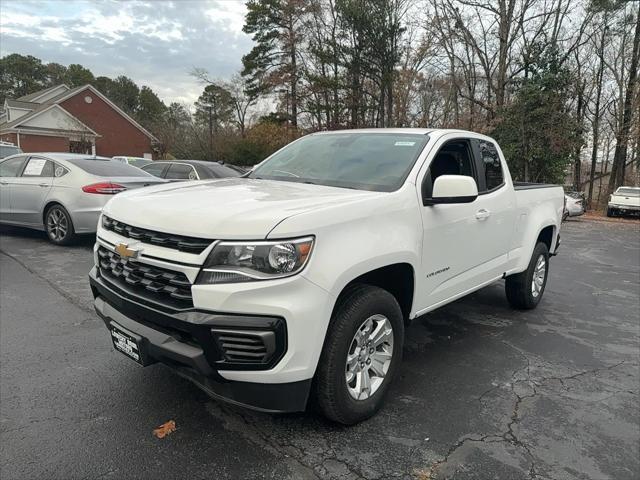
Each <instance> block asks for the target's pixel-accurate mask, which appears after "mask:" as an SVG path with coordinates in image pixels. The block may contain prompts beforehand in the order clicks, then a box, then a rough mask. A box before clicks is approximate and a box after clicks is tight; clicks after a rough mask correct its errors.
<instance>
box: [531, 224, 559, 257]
mask: <svg viewBox="0 0 640 480" xmlns="http://www.w3.org/2000/svg"><path fill="white" fill-rule="evenodd" d="M555 233H556V226H555V225H547V226H546V227H543V228H542V229H541V230H540V233H538V237H537V238H536V241H535V244H534V248H535V246H536V245H537V244H538V243H539V242H542V243H544V244H545V245H546V246H547V249H548V250H549V252H551V246H552V245H553V242H554V239H555Z"/></svg>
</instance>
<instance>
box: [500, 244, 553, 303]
mask: <svg viewBox="0 0 640 480" xmlns="http://www.w3.org/2000/svg"><path fill="white" fill-rule="evenodd" d="M548 275H549V249H548V248H547V245H546V244H545V243H542V242H540V243H538V244H537V245H536V248H534V249H533V255H531V260H530V261H529V266H528V267H527V269H526V270H525V271H524V272H522V273H517V274H515V275H510V276H508V277H507V279H506V284H505V290H506V293H507V300H508V301H509V304H510V305H511V306H512V307H513V308H517V309H520V310H530V309H532V308H536V306H537V305H538V303H539V302H540V299H541V298H542V294H543V293H544V289H545V287H546V285H547V276H548Z"/></svg>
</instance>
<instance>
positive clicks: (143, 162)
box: [129, 158, 151, 168]
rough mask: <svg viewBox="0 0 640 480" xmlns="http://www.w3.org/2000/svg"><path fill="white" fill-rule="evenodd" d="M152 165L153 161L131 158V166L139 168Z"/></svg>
mask: <svg viewBox="0 0 640 480" xmlns="http://www.w3.org/2000/svg"><path fill="white" fill-rule="evenodd" d="M150 163H151V160H147V159H146V158H129V165H133V166H134V167H138V168H140V167H144V166H145V165H149V164H150Z"/></svg>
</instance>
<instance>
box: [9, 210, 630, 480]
mask: <svg viewBox="0 0 640 480" xmlns="http://www.w3.org/2000/svg"><path fill="white" fill-rule="evenodd" d="M562 238H563V244H562V247H561V250H560V255H559V256H557V257H555V258H553V259H552V262H551V268H550V276H549V283H548V285H547V289H546V292H545V296H544V298H543V300H542V302H541V304H540V305H539V307H538V308H537V309H536V310H534V311H529V312H518V311H513V310H511V309H509V307H508V305H507V303H506V300H505V297H504V286H503V284H502V282H500V283H497V284H495V285H492V286H489V287H487V288H485V289H483V290H481V291H479V292H477V293H475V294H473V295H471V296H469V297H467V298H465V299H462V300H460V301H457V302H455V303H453V304H451V305H448V306H446V307H444V308H441V309H440V310H437V311H436V312H433V313H430V314H428V315H425V316H423V317H421V318H419V319H417V320H416V321H414V322H413V324H412V326H411V327H410V328H409V329H408V330H407V338H406V346H405V354H404V362H403V365H402V368H401V370H400V373H401V375H400V378H398V379H397V381H396V382H395V383H394V385H393V386H392V388H391V390H390V392H389V396H388V398H387V402H386V405H385V407H384V409H383V410H382V411H381V412H380V413H379V414H378V415H377V416H375V417H374V418H372V419H370V420H369V421H366V422H364V423H361V424H359V425H357V426H354V427H342V426H336V425H334V424H331V423H329V422H327V421H325V420H324V419H323V418H322V417H320V416H319V415H317V414H315V413H313V412H308V413H303V414H295V415H267V414H261V413H256V412H252V411H249V410H243V409H241V408H236V407H232V406H229V405H225V404H222V403H218V402H217V401H214V400H211V399H210V398H208V397H207V396H206V395H205V394H204V393H202V392H201V391H200V390H198V389H197V388H196V387H194V386H193V385H191V384H190V383H188V382H187V381H185V380H183V379H181V378H179V377H177V376H176V375H174V374H172V373H171V372H170V371H169V370H168V369H166V368H164V367H163V366H161V365H154V366H151V367H148V368H140V367H138V366H137V365H136V364H134V363H133V362H131V361H130V360H128V359H127V358H125V357H124V356H123V355H121V354H119V353H117V352H115V351H114V350H113V349H112V347H111V344H110V340H109V335H108V333H107V331H106V329H105V328H104V325H103V324H102V322H101V321H100V320H99V319H98V318H97V317H96V315H95V314H94V312H93V310H92V306H91V296H90V291H89V287H88V282H87V272H88V270H89V269H90V267H91V264H92V254H91V244H92V239H91V238H85V239H83V241H82V243H81V244H80V245H77V246H75V247H69V248H60V247H55V246H52V245H50V244H48V243H47V242H46V240H45V238H44V236H43V235H42V234H40V233H37V232H30V231H27V230H21V229H14V228H6V227H4V228H0V287H1V288H0V455H1V466H0V477H1V478H2V479H3V480H9V479H32V478H47V479H57V478H59V479H95V478H100V479H111V478H113V479H127V478H141V479H142V478H193V479H195V478H205V477H206V478H215V479H236V478H237V479H316V478H319V479H334V478H335V479H357V478H367V479H389V478H399V479H418V480H427V479H434V478H438V479H440V478H451V479H483V480H484V479H493V478H495V479H509V480H511V479H514V480H516V479H576V480H577V479H598V480H599V479H615V480H623V479H637V478H640V460H639V459H640V410H639V408H640V407H639V389H640V370H639V362H640V223H621V224H617V223H603V222H590V221H585V220H579V221H569V222H568V223H566V224H565V225H564V227H563V232H562ZM168 420H174V421H175V422H176V425H177V430H176V431H175V432H174V433H172V434H171V435H169V436H168V437H166V438H164V439H162V440H159V439H157V438H155V437H154V436H153V435H152V430H153V429H154V428H155V427H157V426H158V425H160V424H162V423H164V422H166V421H168Z"/></svg>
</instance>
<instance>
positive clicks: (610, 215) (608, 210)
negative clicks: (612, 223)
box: [607, 207, 613, 217]
mask: <svg viewBox="0 0 640 480" xmlns="http://www.w3.org/2000/svg"><path fill="white" fill-rule="evenodd" d="M607 217H613V208H611V207H607Z"/></svg>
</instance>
